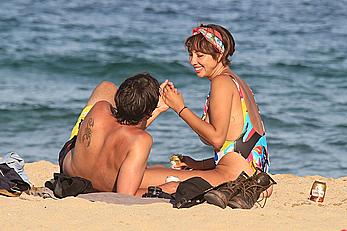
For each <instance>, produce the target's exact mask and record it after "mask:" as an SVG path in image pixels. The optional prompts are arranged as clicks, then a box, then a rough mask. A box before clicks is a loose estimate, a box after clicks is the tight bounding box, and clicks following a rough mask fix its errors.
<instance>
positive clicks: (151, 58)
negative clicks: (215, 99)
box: [0, 0, 347, 177]
mask: <svg viewBox="0 0 347 231" xmlns="http://www.w3.org/2000/svg"><path fill="white" fill-rule="evenodd" d="M346 22H347V2H346V1H345V0H342V1H328V0H325V1H324V0H322V1H320V0H319V1H308V0H293V1H284V0H264V1H257V2H256V1H251V0H242V1H241V0H237V1H228V0H216V1H208V0H200V1H183V0H177V1H165V0H164V1H158V0H142V1H135V2H134V1H124V0H117V1H110V0H102V1H97V0H83V1H82V0H74V1H66V0H62V1H53V0H45V1H42V0H41V1H40V0H12V1H6V2H1V7H0V129H1V130H0V153H2V154H4V153H6V152H8V151H11V150H13V151H16V152H18V153H19V154H20V155H21V156H22V157H23V158H24V159H25V160H26V162H32V161H37V160H48V161H51V162H53V163H57V155H58V152H59V150H60V148H61V147H62V145H63V144H64V142H65V141H66V140H67V138H68V136H69V131H70V130H71V128H72V126H73V124H74V122H75V120H76V118H77V116H78V114H79V112H80V111H81V109H82V107H83V106H84V104H85V103H86V100H87V99H88V97H89V94H90V93H91V91H92V89H93V88H94V87H95V86H96V85H97V84H98V83H99V82H100V81H103V80H107V81H112V82H114V83H116V84H120V83H121V82H122V81H123V80H124V79H125V78H126V77H129V76H130V75H133V74H136V73H138V72H143V71H147V72H149V73H151V74H153V75H154V76H155V77H156V78H158V79H159V80H160V81H163V80H165V79H170V80H172V81H173V82H174V83H175V85H176V86H177V87H178V89H179V90H180V91H181V92H182V93H183V95H184V97H185V101H186V104H187V106H188V107H190V108H191V109H192V110H194V111H195V112H196V113H198V114H201V113H202V108H203V103H204V100H205V97H206V95H207V93H208V91H209V82H208V81H206V80H200V79H198V78H197V77H196V76H195V75H194V72H193V69H192V68H191V67H190V65H189V64H188V56H187V53H186V51H185V48H184V40H185V38H186V37H187V36H189V35H190V31H191V29H192V28H193V27H195V26H197V25H199V24H200V23H215V24H221V25H223V26H225V27H226V28H228V29H229V30H230V31H231V32H232V33H233V35H234V37H235V40H236V53H235V54H234V56H233V57H232V69H233V70H234V71H235V72H236V73H237V74H238V75H239V76H240V77H242V78H243V79H244V80H246V81H247V83H248V84H249V85H250V86H251V87H252V89H253V91H254V93H255V96H256V100H257V102H258V104H259V107H260V110H261V113H262V116H263V119H264V123H265V127H266V130H267V135H268V142H269V151H270V158H271V172H272V173H274V174H277V173H293V174H297V175H316V174H317V175H322V176H326V177H340V176H344V175H347V161H346V158H347V135H346V134H347V121H346V116H347V114H346V112H347V81H346V80H347V59H346V57H347V39H346V38H347V26H346V25H347V23H346ZM148 131H149V132H150V133H151V134H152V135H153V138H154V145H153V150H152V152H151V155H150V159H149V161H150V163H151V164H154V163H168V157H169V156H170V154H172V153H185V154H189V155H191V156H193V157H195V158H207V157H211V156H212V150H211V148H210V147H207V146H204V145H203V144H202V143H200V141H199V139H198V137H197V135H196V134H194V133H193V132H192V131H191V130H190V128H189V127H188V126H187V125H186V124H185V123H184V122H183V121H182V120H180V119H179V118H178V117H177V115H176V114H175V113H174V112H173V111H168V112H167V113H165V114H163V115H161V116H160V117H159V118H158V119H157V121H155V122H154V124H152V126H151V127H150V128H149V129H148Z"/></svg>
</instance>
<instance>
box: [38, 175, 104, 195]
mask: <svg viewBox="0 0 347 231" xmlns="http://www.w3.org/2000/svg"><path fill="white" fill-rule="evenodd" d="M53 176H54V179H52V180H50V181H46V183H45V187H47V188H49V189H50V190H52V191H53V193H54V196H56V197H58V198H64V197H68V196H77V195H78V194H82V193H93V192H97V191H96V190H95V189H94V188H93V186H92V183H91V182H90V181H89V180H87V179H84V178H82V177H77V176H74V177H71V176H67V175H65V174H63V173H54V175H53Z"/></svg>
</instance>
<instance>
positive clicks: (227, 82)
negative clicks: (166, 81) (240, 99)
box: [163, 76, 237, 149]
mask: <svg viewBox="0 0 347 231" xmlns="http://www.w3.org/2000/svg"><path fill="white" fill-rule="evenodd" d="M235 91H236V92H237V88H236V86H235V84H234V83H233V82H232V80H231V79H230V77H229V76H218V77H217V78H215V79H213V80H212V81H211V93H210V98H209V100H210V105H209V111H208V114H209V123H208V122H205V121H203V120H201V119H200V118H199V117H198V116H197V115H195V114H194V113H193V112H192V111H191V110H190V109H189V108H184V107H185V104H184V100H183V96H182V94H181V93H179V92H178V93H174V92H173V91H172V90H170V89H169V88H168V87H165V88H164V93H163V99H164V101H165V103H166V104H167V105H168V106H169V107H171V108H172V109H173V110H174V111H175V112H176V113H177V114H179V116H180V117H181V118H182V119H183V120H184V121H185V122H186V123H187V124H188V125H189V126H190V127H191V128H192V129H193V130H194V131H195V132H196V133H197V134H198V135H199V136H200V137H201V138H202V139H203V140H205V141H206V142H207V143H209V144H211V145H212V146H213V147H214V148H215V149H219V148H220V147H221V146H222V145H223V143H224V141H225V139H226V136H227V133H228V128H229V122H230V114H231V105H232V97H233V95H234V94H235ZM183 108H184V109H183ZM182 109H183V110H182Z"/></svg>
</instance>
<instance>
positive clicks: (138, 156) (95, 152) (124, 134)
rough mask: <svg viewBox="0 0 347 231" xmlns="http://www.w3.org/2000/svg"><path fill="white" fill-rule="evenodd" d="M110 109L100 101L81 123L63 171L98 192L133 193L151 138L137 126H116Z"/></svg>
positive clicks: (108, 104) (146, 156) (145, 162)
mask: <svg viewBox="0 0 347 231" xmlns="http://www.w3.org/2000/svg"><path fill="white" fill-rule="evenodd" d="M111 106H112V105H111V104H110V103H108V102H106V101H99V102H97V103H96V104H95V105H94V107H93V108H92V109H91V111H90V112H89V113H88V115H87V116H86V118H85V120H84V121H83V122H82V123H81V126H80V130H79V132H78V136H77V140H76V144H75V148H74V149H72V151H70V152H69V154H68V155H67V156H66V157H65V160H64V165H63V167H64V172H65V173H67V174H68V175H70V176H80V177H83V178H85V179H88V180H90V181H91V182H92V184H93V187H94V188H95V189H96V190H99V191H114V190H116V191H117V192H120V193H125V194H135V192H136V191H134V189H137V188H138V186H139V185H140V183H141V179H142V176H143V173H144V170H145V168H146V164H147V158H148V155H149V151H150V149H151V146H152V138H151V136H150V135H149V134H148V133H147V132H146V131H144V130H143V129H141V128H140V127H139V126H128V125H121V124H119V123H118V122H117V119H116V118H115V117H114V116H113V115H112V111H111V110H110V108H111ZM123 178H125V179H123ZM116 180H117V181H118V182H117V183H118V184H116V185H115V183H116ZM114 186H115V187H114Z"/></svg>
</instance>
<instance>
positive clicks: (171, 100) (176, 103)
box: [162, 84, 184, 113]
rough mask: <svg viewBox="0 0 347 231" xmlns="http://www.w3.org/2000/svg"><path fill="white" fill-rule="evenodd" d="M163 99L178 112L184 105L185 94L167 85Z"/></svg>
mask: <svg viewBox="0 0 347 231" xmlns="http://www.w3.org/2000/svg"><path fill="white" fill-rule="evenodd" d="M162 96H163V100H164V102H165V104H166V105H167V106H169V107H170V108H172V109H173V110H174V111H175V112H176V113H179V111H180V110H181V109H182V108H183V107H184V99H183V95H182V94H181V93H180V92H178V91H177V89H176V88H175V87H171V86H170V85H168V84H167V85H166V86H165V87H164V89H163V94H162Z"/></svg>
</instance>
